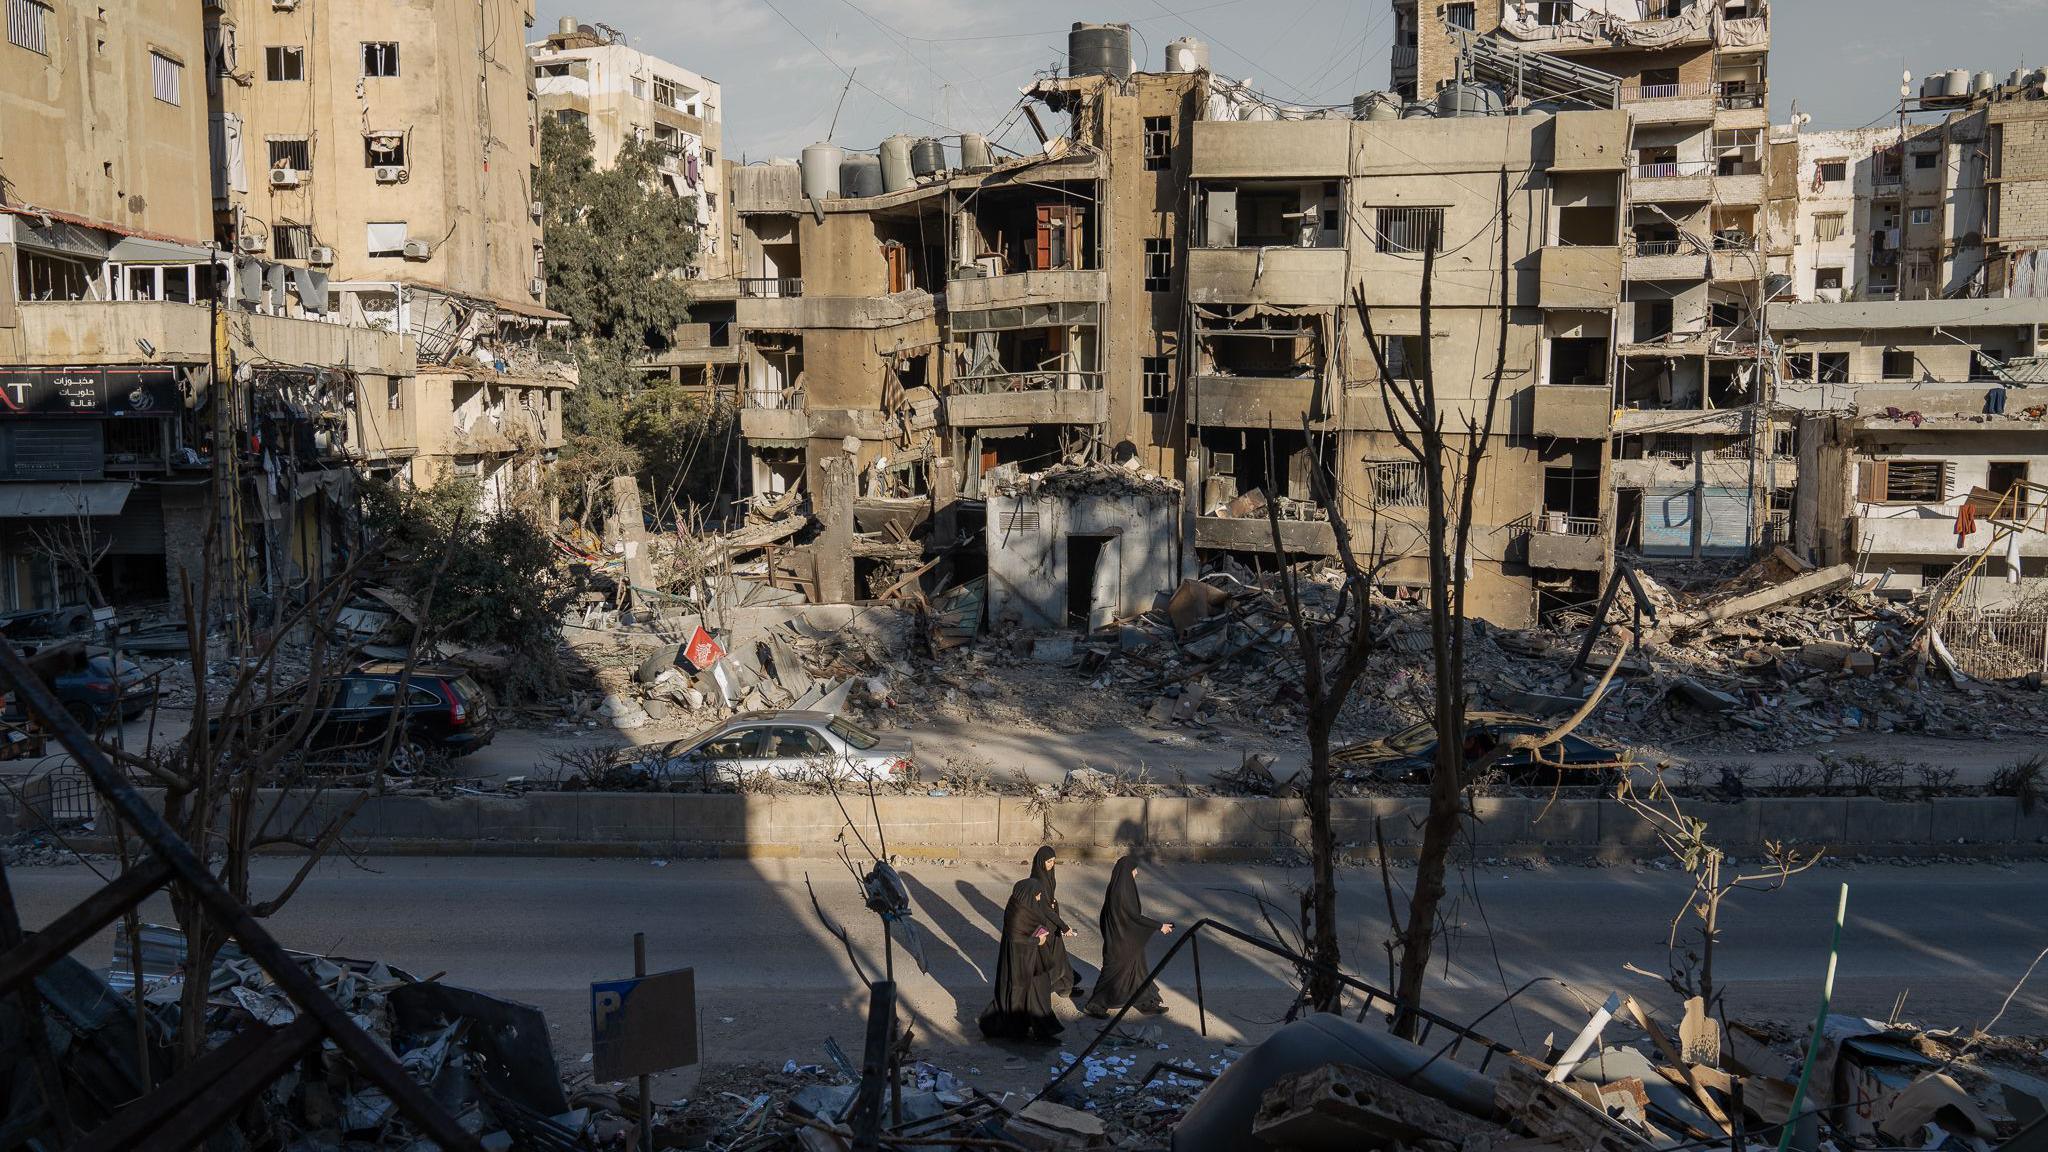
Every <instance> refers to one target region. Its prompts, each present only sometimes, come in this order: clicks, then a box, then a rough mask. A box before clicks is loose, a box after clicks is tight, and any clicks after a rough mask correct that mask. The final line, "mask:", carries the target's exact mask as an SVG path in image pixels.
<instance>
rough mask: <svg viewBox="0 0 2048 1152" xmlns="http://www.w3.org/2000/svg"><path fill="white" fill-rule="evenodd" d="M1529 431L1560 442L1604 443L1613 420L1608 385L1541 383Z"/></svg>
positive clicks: (1538, 387)
mask: <svg viewBox="0 0 2048 1152" xmlns="http://www.w3.org/2000/svg"><path fill="white" fill-rule="evenodd" d="M1533 408H1534V410H1533V412H1532V413H1531V417H1530V431H1531V432H1533V433H1534V434H1536V435H1538V436H1553V437H1556V438H1558V439H1560V440H1604V439H1606V438H1607V430H1608V428H1607V426H1608V424H1609V423H1610V422H1611V421H1612V420H1613V418H1614V394H1613V392H1612V391H1610V390H1609V389H1608V387H1607V386H1606V385H1605V384H1538V385H1536V391H1535V404H1534V405H1533Z"/></svg>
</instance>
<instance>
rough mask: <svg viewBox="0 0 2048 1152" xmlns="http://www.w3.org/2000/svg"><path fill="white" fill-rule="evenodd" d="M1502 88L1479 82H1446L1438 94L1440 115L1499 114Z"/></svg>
mask: <svg viewBox="0 0 2048 1152" xmlns="http://www.w3.org/2000/svg"><path fill="white" fill-rule="evenodd" d="M1500 108H1501V100H1500V90H1499V89H1497V88H1488V87H1484V86H1482V85H1478V84H1446V85H1444V87H1443V89H1442V90H1441V91H1439V92H1438V93H1437V94H1436V111H1437V115H1439V116H1498V115H1500Z"/></svg>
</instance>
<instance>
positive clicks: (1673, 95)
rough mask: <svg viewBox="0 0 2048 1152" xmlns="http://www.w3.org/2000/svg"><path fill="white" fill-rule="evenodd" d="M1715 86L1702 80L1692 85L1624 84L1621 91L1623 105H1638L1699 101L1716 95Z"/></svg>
mask: <svg viewBox="0 0 2048 1152" xmlns="http://www.w3.org/2000/svg"><path fill="white" fill-rule="evenodd" d="M1714 88H1715V85H1714V84H1713V83H1712V82H1710V81H1705V80H1701V81H1698V82H1695V83H1690V84H1624V85H1623V86H1622V89H1621V99H1622V102H1623V103H1637V102H1641V101H1646V100H1698V99H1705V98H1706V97H1708V96H1712V95H1714Z"/></svg>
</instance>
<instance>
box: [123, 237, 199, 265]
mask: <svg viewBox="0 0 2048 1152" xmlns="http://www.w3.org/2000/svg"><path fill="white" fill-rule="evenodd" d="M107 259H109V260H113V261H116V262H117V263H122V264H207V263H211V262H212V260H213V250H212V249H210V248H199V247H195V246H193V245H190V244H174V243H172V242H171V241H169V240H150V239H146V238H144V237H141V236H123V237H122V238H121V239H120V240H118V241H116V242H115V244H114V246H113V247H112V248H109V249H108V250H107Z"/></svg>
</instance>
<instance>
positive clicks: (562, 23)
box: [555, 16, 576, 36]
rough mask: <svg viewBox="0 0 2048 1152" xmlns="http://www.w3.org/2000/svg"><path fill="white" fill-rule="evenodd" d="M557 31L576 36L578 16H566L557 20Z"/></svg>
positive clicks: (558, 33) (560, 33)
mask: <svg viewBox="0 0 2048 1152" xmlns="http://www.w3.org/2000/svg"><path fill="white" fill-rule="evenodd" d="M555 32H556V34H557V35H561V36H574V35H575V34H576V18H575V17H574V16H564V17H562V18H561V19H560V20H557V21H555Z"/></svg>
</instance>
